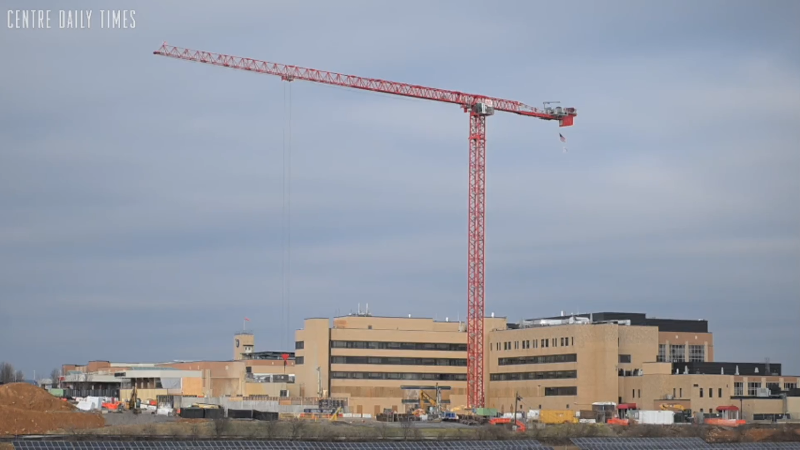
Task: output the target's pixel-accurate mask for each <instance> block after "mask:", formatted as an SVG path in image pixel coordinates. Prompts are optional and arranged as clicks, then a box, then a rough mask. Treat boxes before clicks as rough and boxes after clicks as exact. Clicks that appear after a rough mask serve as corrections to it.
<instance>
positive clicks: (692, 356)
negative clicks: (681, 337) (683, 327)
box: [689, 345, 706, 362]
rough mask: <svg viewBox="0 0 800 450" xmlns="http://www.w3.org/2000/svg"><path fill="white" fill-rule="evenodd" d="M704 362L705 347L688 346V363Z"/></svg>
mask: <svg viewBox="0 0 800 450" xmlns="http://www.w3.org/2000/svg"><path fill="white" fill-rule="evenodd" d="M705 360H706V347H705V346H704V345H690V346H689V361H692V362H703V361H705Z"/></svg>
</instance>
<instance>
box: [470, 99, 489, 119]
mask: <svg viewBox="0 0 800 450" xmlns="http://www.w3.org/2000/svg"><path fill="white" fill-rule="evenodd" d="M472 112H474V113H475V114H477V115H479V116H491V115H494V106H492V102H491V101H490V100H486V101H483V102H477V103H475V104H474V105H472Z"/></svg>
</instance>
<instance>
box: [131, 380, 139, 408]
mask: <svg viewBox="0 0 800 450" xmlns="http://www.w3.org/2000/svg"><path fill="white" fill-rule="evenodd" d="M136 394H137V392H136V383H135V382H134V383H131V398H130V399H129V400H128V410H130V411H132V412H133V413H134V414H139V413H140V411H139V405H138V404H137V402H138V399H137V398H136V397H137V395H136Z"/></svg>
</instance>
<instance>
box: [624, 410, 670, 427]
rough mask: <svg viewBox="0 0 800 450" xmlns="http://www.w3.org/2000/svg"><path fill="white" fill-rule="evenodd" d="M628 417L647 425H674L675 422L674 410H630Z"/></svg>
mask: <svg viewBox="0 0 800 450" xmlns="http://www.w3.org/2000/svg"><path fill="white" fill-rule="evenodd" d="M628 418H629V419H633V420H635V421H636V422H637V423H640V424H646V425H672V424H674V423H675V412H674V411H636V410H634V411H629V412H628Z"/></svg>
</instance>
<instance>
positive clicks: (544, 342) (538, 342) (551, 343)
mask: <svg viewBox="0 0 800 450" xmlns="http://www.w3.org/2000/svg"><path fill="white" fill-rule="evenodd" d="M512 344H513V345H512ZM573 345H575V338H574V337H560V338H549V339H532V340H531V339H529V340H524V341H513V342H512V341H506V342H495V344H494V346H493V347H494V348H493V350H497V351H500V348H501V347H502V349H503V350H520V349H522V350H526V349H529V348H550V347H569V346H573Z"/></svg>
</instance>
